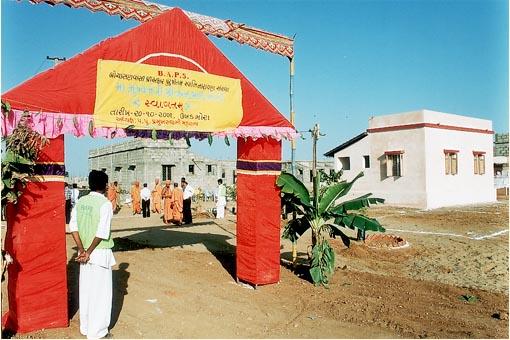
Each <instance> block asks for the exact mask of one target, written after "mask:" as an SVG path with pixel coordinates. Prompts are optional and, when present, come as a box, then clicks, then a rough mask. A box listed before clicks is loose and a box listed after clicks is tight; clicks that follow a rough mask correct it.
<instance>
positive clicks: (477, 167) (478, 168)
mask: <svg viewBox="0 0 510 340" xmlns="http://www.w3.org/2000/svg"><path fill="white" fill-rule="evenodd" d="M473 162H474V164H473V165H474V173H475V175H484V174H485V152H483V151H473Z"/></svg>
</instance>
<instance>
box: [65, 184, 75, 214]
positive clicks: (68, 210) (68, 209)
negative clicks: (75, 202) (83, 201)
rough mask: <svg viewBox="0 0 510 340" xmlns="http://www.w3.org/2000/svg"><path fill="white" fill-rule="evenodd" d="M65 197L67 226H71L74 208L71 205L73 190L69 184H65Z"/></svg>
mask: <svg viewBox="0 0 510 340" xmlns="http://www.w3.org/2000/svg"><path fill="white" fill-rule="evenodd" d="M64 195H65V197H66V224H69V221H70V220H71V208H72V207H73V206H72V204H71V195H72V193H71V189H69V184H67V183H64Z"/></svg>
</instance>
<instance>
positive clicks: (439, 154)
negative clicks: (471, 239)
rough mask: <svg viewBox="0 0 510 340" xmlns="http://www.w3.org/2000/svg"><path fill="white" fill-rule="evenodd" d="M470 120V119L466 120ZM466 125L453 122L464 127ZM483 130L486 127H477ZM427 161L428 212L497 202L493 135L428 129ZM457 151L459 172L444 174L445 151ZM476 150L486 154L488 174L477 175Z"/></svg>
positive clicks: (477, 125) (426, 133)
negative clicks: (448, 207) (450, 207)
mask: <svg viewBox="0 0 510 340" xmlns="http://www.w3.org/2000/svg"><path fill="white" fill-rule="evenodd" d="M466 118H467V117H466ZM462 123H463V122H461V121H459V122H454V124H457V126H462V125H463V124H462ZM475 124H476V122H473V124H472V125H471V126H472V127H480V126H484V125H486V124H479V123H478V124H476V125H475ZM425 141H426V153H425V156H426V158H427V162H426V163H427V169H426V175H427V207H426V208H427V209H434V208H439V207H445V206H452V205H460V204H474V203H485V202H494V201H495V200H496V191H495V189H494V168H493V166H492V164H493V151H492V149H493V147H492V135H491V134H483V133H474V132H463V131H450V130H442V129H430V128H429V129H425ZM445 149H447V150H458V151H459V152H458V154H457V159H458V161H457V162H458V173H457V174H456V175H446V174H445V154H444V150H445ZM473 151H484V152H486V153H485V174H483V175H475V174H474V156H473Z"/></svg>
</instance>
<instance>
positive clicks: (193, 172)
mask: <svg viewBox="0 0 510 340" xmlns="http://www.w3.org/2000/svg"><path fill="white" fill-rule="evenodd" d="M188 172H189V173H190V174H191V175H194V174H195V165H194V164H190V165H189V166H188Z"/></svg>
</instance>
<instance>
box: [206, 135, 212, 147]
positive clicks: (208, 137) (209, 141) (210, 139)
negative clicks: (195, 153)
mask: <svg viewBox="0 0 510 340" xmlns="http://www.w3.org/2000/svg"><path fill="white" fill-rule="evenodd" d="M207 142H208V143H209V146H211V145H212V142H213V136H212V134H208V135H207Z"/></svg>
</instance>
